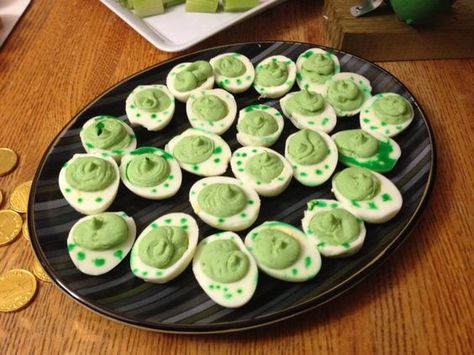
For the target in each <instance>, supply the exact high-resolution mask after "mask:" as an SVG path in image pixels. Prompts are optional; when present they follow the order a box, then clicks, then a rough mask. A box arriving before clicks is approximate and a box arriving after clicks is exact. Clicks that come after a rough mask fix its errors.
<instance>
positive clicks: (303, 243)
mask: <svg viewBox="0 0 474 355" xmlns="http://www.w3.org/2000/svg"><path fill="white" fill-rule="evenodd" d="M263 229H276V230H279V231H281V232H283V233H286V234H288V235H290V236H291V237H293V238H294V239H296V241H297V242H298V243H299V245H300V248H301V251H300V255H299V257H298V259H296V261H295V262H294V263H293V264H292V265H290V266H288V267H286V268H284V269H272V268H269V267H267V266H265V265H263V264H262V263H261V262H259V260H258V258H257V257H256V256H255V254H254V252H253V250H254V240H255V239H256V237H257V235H258V232H259V231H261V230H263ZM245 245H246V246H247V249H248V250H249V251H250V253H252V255H253V256H254V258H255V261H256V262H257V265H258V268H259V269H260V270H262V271H263V272H264V273H266V274H267V275H269V276H271V277H274V278H276V279H279V280H283V281H289V282H302V281H307V280H310V279H312V278H314V277H315V276H316V275H317V274H318V272H319V270H320V269H321V255H320V254H319V252H318V249H317V248H316V246H315V245H313V243H311V242H310V240H309V238H308V237H306V235H305V234H304V233H303V232H302V231H301V230H299V229H298V228H296V227H293V226H292V225H290V224H287V223H283V222H275V221H269V222H265V223H263V224H261V225H259V226H258V227H256V228H254V229H252V230H251V231H250V232H249V233H248V234H247V236H246V237H245Z"/></svg>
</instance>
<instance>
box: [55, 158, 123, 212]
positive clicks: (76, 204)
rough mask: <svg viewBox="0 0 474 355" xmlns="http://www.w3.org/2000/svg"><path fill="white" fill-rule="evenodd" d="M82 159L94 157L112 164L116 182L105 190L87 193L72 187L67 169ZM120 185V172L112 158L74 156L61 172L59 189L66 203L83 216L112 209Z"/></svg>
mask: <svg viewBox="0 0 474 355" xmlns="http://www.w3.org/2000/svg"><path fill="white" fill-rule="evenodd" d="M81 157H94V158H99V159H103V160H106V161H108V162H109V163H110V164H112V166H113V168H114V171H115V179H114V181H113V182H112V183H111V184H110V185H109V186H108V187H107V188H105V189H104V190H100V191H94V192H87V191H81V190H78V189H76V188H74V187H72V186H70V185H69V184H68V182H67V180H66V169H67V167H68V166H69V165H70V164H71V163H72V162H73V161H74V160H76V159H78V158H81ZM119 183H120V172H119V168H118V166H117V163H116V162H115V160H114V159H113V158H112V157H103V156H101V155H97V154H74V156H73V157H72V158H71V159H70V160H69V161H68V162H66V163H65V164H64V165H63V167H62V168H61V171H60V172H59V189H60V190H61V193H62V194H63V196H64V198H65V199H66V201H67V202H68V203H69V204H70V205H71V207H72V208H74V209H75V210H76V211H78V212H79V213H82V214H87V215H92V214H97V213H100V212H104V211H105V210H107V208H109V207H110V205H111V204H112V202H114V200H115V196H117V191H118V187H119Z"/></svg>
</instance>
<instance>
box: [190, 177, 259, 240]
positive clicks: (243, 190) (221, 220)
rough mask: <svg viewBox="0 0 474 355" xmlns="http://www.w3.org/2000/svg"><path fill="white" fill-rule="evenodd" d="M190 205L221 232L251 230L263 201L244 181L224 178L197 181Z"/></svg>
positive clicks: (191, 192)
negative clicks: (249, 228)
mask: <svg viewBox="0 0 474 355" xmlns="http://www.w3.org/2000/svg"><path fill="white" fill-rule="evenodd" d="M189 202H190V203H191V207H192V208H193V210H194V213H196V214H197V215H198V217H199V218H201V219H202V220H203V221H204V222H205V223H207V224H208V225H210V226H211V227H215V228H218V229H221V230H229V231H241V230H243V229H246V228H248V227H250V226H251V225H252V224H253V223H254V222H255V221H256V220H257V217H258V214H259V212H260V198H259V197H258V194H257V192H255V190H254V189H252V188H251V187H249V186H247V185H246V184H244V183H243V182H242V181H240V180H237V179H234V178H231V177H225V176H217V177H208V178H204V179H201V180H198V181H197V182H196V183H194V185H193V186H191V189H190V190H189Z"/></svg>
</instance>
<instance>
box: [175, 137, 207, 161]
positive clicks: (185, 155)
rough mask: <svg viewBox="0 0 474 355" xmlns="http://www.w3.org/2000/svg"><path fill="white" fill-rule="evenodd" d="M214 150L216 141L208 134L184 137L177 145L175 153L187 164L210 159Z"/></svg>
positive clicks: (177, 157)
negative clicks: (207, 135)
mask: <svg viewBox="0 0 474 355" xmlns="http://www.w3.org/2000/svg"><path fill="white" fill-rule="evenodd" d="M213 151H214V141H213V140H212V139H210V138H208V137H206V136H198V135H190V136H186V137H183V138H182V139H180V140H179V141H178V143H177V144H176V145H175V147H174V150H173V154H174V156H175V157H176V159H178V161H180V162H182V163H185V164H199V163H202V162H204V161H206V160H208V159H209V158H210V157H211V156H212V154H213Z"/></svg>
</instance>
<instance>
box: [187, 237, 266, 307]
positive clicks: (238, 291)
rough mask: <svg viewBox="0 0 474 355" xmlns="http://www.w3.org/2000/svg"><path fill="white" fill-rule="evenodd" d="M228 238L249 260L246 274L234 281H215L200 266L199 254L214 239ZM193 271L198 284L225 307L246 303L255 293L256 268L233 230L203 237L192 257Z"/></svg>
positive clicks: (251, 257) (239, 305) (211, 297)
mask: <svg viewBox="0 0 474 355" xmlns="http://www.w3.org/2000/svg"><path fill="white" fill-rule="evenodd" d="M225 239H230V240H232V241H234V242H235V244H236V245H237V246H238V247H239V249H240V250H241V251H242V253H244V254H245V255H246V256H247V258H248V260H249V269H248V271H247V274H246V275H245V276H244V277H243V278H242V279H240V280H239V281H236V282H230V283H222V282H217V281H214V280H213V279H211V278H210V277H209V276H207V275H206V274H205V273H204V271H203V270H202V267H201V263H200V262H201V254H202V250H203V247H204V246H205V245H206V244H208V243H211V242H213V241H215V240H225ZM193 272H194V276H195V277H196V280H197V282H198V283H199V286H201V288H202V289H203V291H204V292H205V293H206V294H207V295H208V296H209V298H210V299H212V300H213V301H214V302H216V303H217V304H219V305H221V306H222V307H226V308H237V307H241V306H243V305H244V304H246V303H247V302H248V301H250V299H251V298H252V296H253V295H254V293H255V289H256V288H257V283H258V268H257V264H256V263H255V260H254V258H253V256H252V255H251V254H250V253H249V252H248V251H247V249H246V248H245V245H244V243H243V242H242V240H241V239H240V237H239V236H238V235H237V234H235V233H233V232H220V233H216V234H213V235H211V236H209V237H207V238H205V239H203V240H202V241H201V242H200V243H199V245H198V246H197V249H196V254H195V255H194V259H193Z"/></svg>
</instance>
